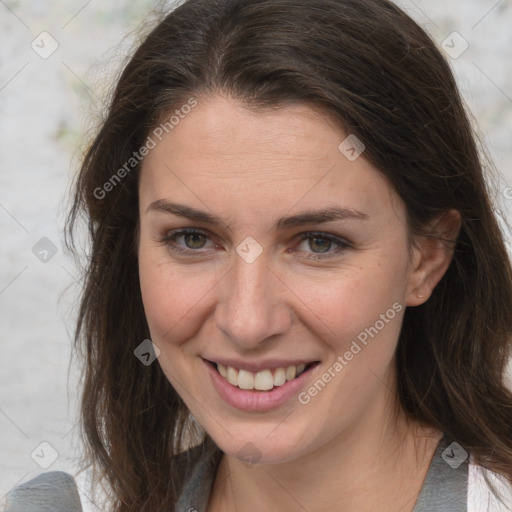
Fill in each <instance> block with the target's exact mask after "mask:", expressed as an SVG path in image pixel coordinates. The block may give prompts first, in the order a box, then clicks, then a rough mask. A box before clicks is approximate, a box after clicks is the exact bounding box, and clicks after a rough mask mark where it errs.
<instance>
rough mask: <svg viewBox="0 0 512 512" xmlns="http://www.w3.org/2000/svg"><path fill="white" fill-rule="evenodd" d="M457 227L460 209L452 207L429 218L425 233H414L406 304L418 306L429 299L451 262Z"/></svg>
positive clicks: (459, 224)
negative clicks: (430, 219) (432, 218)
mask: <svg viewBox="0 0 512 512" xmlns="http://www.w3.org/2000/svg"><path fill="white" fill-rule="evenodd" d="M460 227H461V215H460V212H459V211H458V210H453V209H452V210H448V211H446V212H444V213H443V214H441V215H440V216H438V217H436V218H435V219H434V220H433V221H432V222H430V223H429V225H428V226H427V227H426V229H425V234H424V235H417V236H416V237H415V239H414V247H413V256H412V259H411V262H412V265H411V274H410V276H409V284H408V289H407V298H406V305H407V306H419V305H420V304H422V303H423V302H425V301H427V300H428V299H429V297H430V295H431V294H432V291H433V290H434V288H435V287H436V286H437V284H438V283H439V281H440V280H441V279H442V277H443V276H444V274H445V273H446V271H447V270H448V267H449V266H450V263H451V261H452V258H453V251H454V249H455V244H456V241H457V236H458V234H459V232H460ZM418 294H420V295H421V297H419V296H418Z"/></svg>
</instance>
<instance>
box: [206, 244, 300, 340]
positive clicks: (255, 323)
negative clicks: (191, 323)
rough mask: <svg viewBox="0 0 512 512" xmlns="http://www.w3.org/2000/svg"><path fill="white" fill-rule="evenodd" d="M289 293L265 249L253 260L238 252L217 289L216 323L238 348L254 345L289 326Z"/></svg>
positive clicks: (280, 332)
mask: <svg viewBox="0 0 512 512" xmlns="http://www.w3.org/2000/svg"><path fill="white" fill-rule="evenodd" d="M290 293H291V292H290V290H289V289H288V288H287V287H286V285H285V284H284V283H283V281H282V280H281V279H280V278H279V277H278V276H277V275H276V272H275V270H273V269H271V268H270V267H269V265H268V262H267V258H266V257H265V253H263V254H261V255H260V256H259V257H258V258H257V259H256V260H255V261H253V262H252V263H247V262H246V261H244V260H243V259H242V258H240V257H238V256H237V257H236V258H235V263H234V265H233V269H232V270H231V271H230V272H229V273H228V275H227V276H226V278H225V279H223V280H222V284H221V287H220V289H219V294H220V295H219V296H218V297H219V298H218V303H217V307H216V309H215V321H216V325H217V327H218V328H219V329H220V330H221V331H222V332H223V333H224V335H225V336H226V337H227V338H228V339H229V340H230V341H231V342H232V343H234V344H236V345H238V346H239V348H242V349H254V348H257V347H258V346H259V345H260V344H262V342H264V341H265V340H268V339H269V338H271V337H275V336H277V335H279V334H282V333H285V332H286V331H287V330H288V329H289V328H290V326H291V322H292V314H291V311H290V308H289V305H288V304H287V303H286V296H287V295H289V294H290ZM272 339H274V338H272Z"/></svg>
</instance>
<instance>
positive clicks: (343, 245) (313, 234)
mask: <svg viewBox="0 0 512 512" xmlns="http://www.w3.org/2000/svg"><path fill="white" fill-rule="evenodd" d="M194 234H196V235H202V236H205V237H207V238H209V237H208V235H207V234H206V233H204V232H202V231H198V230H194V229H181V230H178V231H172V232H170V233H168V234H167V235H166V236H164V237H162V238H161V240H160V243H161V244H162V245H165V246H166V247H167V248H168V249H169V250H171V251H173V252H175V253H178V254H192V253H197V252H199V250H200V249H197V250H195V249H184V248H183V247H179V246H177V245H175V243H176V239H177V238H178V237H180V236H186V235H194ZM314 238H321V239H325V240H329V241H330V242H332V243H333V244H335V245H337V246H338V249H337V250H336V251H329V252H326V253H310V254H312V256H306V259H310V260H316V261H320V260H324V259H329V258H333V257H335V256H338V255H339V254H340V253H341V252H343V251H344V250H346V249H349V248H351V246H350V244H348V243H347V242H346V241H344V240H342V239H340V238H337V237H335V236H333V235H329V234H328V233H322V232H318V231H310V232H306V233H301V235H300V239H299V244H300V243H301V242H303V241H304V240H308V239H314Z"/></svg>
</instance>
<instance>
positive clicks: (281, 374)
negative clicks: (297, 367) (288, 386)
mask: <svg viewBox="0 0 512 512" xmlns="http://www.w3.org/2000/svg"><path fill="white" fill-rule="evenodd" d="M285 382H286V370H285V369H284V368H277V369H276V371H275V372H274V386H282V385H283V384H284V383H285Z"/></svg>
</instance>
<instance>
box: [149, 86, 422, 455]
mask: <svg viewBox="0 0 512 512" xmlns="http://www.w3.org/2000/svg"><path fill="white" fill-rule="evenodd" d="M167 131H168V132H169V133H166V132H165V130H164V131H163V136H162V135H160V138H161V141H159V140H158V138H157V137H154V136H153V139H154V141H155V142H156V146H155V147H154V148H153V149H151V150H150V152H149V154H148V155H147V156H146V158H145V159H144V162H143V169H142V173H141V179H140V188H139V193H140V241H139V271H140V284H141V291H142V298H143V302H144V308H145V313H146V317H147V321H148V324H149V328H150V332H151V336H152V341H153V343H154V344H155V345H156V346H157V347H158V348H159V349H160V356H159V359H158V362H159V364H160V365H161V367H162V369H163V371H164V372H165V374H166V375H167V377H168V379H169V381H170V382H171V383H172V385H173V386H174V387H175V389H176V390H177V391H178V393H179V394H180V395H181V396H182V398H183V400H184V401H185V403H186V404H187V406H188V407H189V409H190V411H191V412H192V414H193V415H194V416H195V417H196V419H197V420H198V421H199V423H201V424H202V426H203V427H204V428H205V429H206V431H207V432H208V433H209V434H210V435H211V437H212V438H213V439H214V440H215V441H216V443H217V444H218V445H219V446H220V448H221V449H222V450H223V451H224V452H226V453H227V454H229V455H232V456H235V457H238V458H244V459H251V460H252V461H253V462H256V461H259V462H262V463H277V462H284V461H286V460H291V459H294V458H297V457H299V456H301V455H305V454H308V453H313V452H314V450H318V449H322V448H323V449H325V448H326V447H328V445H329V443H330V442H332V441H334V440H335V439H336V438H337V436H339V435H349V433H351V432H352V433H354V432H355V429H358V432H360V433H362V432H364V431H366V430H368V429H370V428H374V429H375V428H381V421H382V418H383V417H384V416H385V415H386V414H388V413H389V411H390V410H391V407H392V405H393V403H394V398H395V397H394V393H393V392H392V390H394V387H393V378H394V364H393V355H394V351H395V347H396V343H397V339H398V335H399V331H400V327H401V322H402V318H403V313H404V311H405V307H406V306H407V305H416V304H417V303H418V300H419V299H417V298H416V294H415V287H416V285H417V284H418V283H416V282H414V279H413V277H414V268H413V267H414V265H413V260H410V259H409V252H408V245H407V232H406V223H405V210H404V206H403V203H402V202H401V200H400V199H399V198H398V196H397V195H396V193H395V192H394V191H393V190H392V189H391V188H390V186H389V185H388V183H387V181H386V180H385V179H384V177H383V176H382V175H381V174H380V173H379V172H378V171H377V170H376V169H375V168H374V167H372V166H371V165H370V164H369V163H368V162H367V161H366V160H365V158H364V153H363V154H362V155H361V156H360V157H358V158H355V157H356V156H357V152H356V151H355V150H357V149H358V148H357V147H354V146H353V145H352V146H351V144H350V140H349V141H347V142H346V143H345V145H344V146H342V149H340V148H339V146H340V143H342V142H343V141H344V140H345V139H346V138H347V135H349V134H346V133H343V132H342V131H341V130H340V129H339V128H337V127H336V125H335V124H334V122H332V121H331V122H330V121H329V120H328V117H327V116H326V115H322V114H321V113H319V112H318V111H315V110H313V109H312V108H310V107H308V106H305V105H301V106H294V107H286V108H284V107H283V108H281V109H279V110H277V111H273V112H269V111H267V112H265V113H251V112H250V111H248V110H246V109H244V108H242V107H240V106H238V105H237V104H235V103H234V102H233V101H232V100H228V99H226V98H224V97H221V96H215V97H212V98H210V99H208V100H207V101H199V103H198V104H197V106H195V108H193V109H191V111H190V113H188V114H187V115H183V116H180V119H179V122H178V123H177V124H176V125H175V126H174V128H173V129H169V126H168V127H167ZM366 143H367V144H371V141H366ZM351 147H352V148H354V150H351ZM184 230H185V231H191V232H193V233H192V234H186V233H185V234H184V233H183V231H184ZM413 254H414V253H413ZM413 259H414V257H413ZM155 364H156V363H155ZM301 372H302V373H301ZM221 374H224V376H223V375H221ZM299 374H300V375H299ZM297 375H298V376H297ZM287 379H290V380H287ZM255 387H256V388H258V389H254V388H255Z"/></svg>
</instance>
